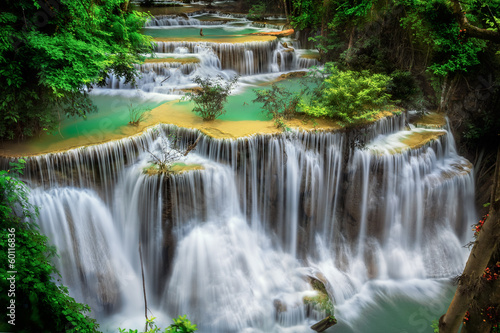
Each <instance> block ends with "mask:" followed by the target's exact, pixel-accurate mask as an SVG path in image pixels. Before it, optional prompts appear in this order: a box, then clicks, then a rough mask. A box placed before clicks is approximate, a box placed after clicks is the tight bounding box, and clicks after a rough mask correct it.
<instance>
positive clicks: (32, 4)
mask: <svg viewBox="0 0 500 333" xmlns="http://www.w3.org/2000/svg"><path fill="white" fill-rule="evenodd" d="M146 19H147V14H144V13H139V12H135V11H131V10H129V6H128V0H81V1H73V0H37V1H34V0H19V1H6V2H4V3H3V4H2V11H1V12H0V35H1V36H2V37H1V38H0V96H2V97H1V98H0V140H5V139H14V138H21V139H22V138H26V137H30V136H34V135H36V134H38V133H40V132H41V131H49V132H50V131H53V130H54V129H55V128H57V125H58V123H59V122H60V120H61V119H63V118H64V117H70V116H82V117H85V116H86V115H87V114H88V113H89V112H93V111H95V107H93V106H92V103H91V102H90V100H89V98H88V95H87V91H89V90H90V89H91V88H92V86H93V85H95V84H97V85H102V84H104V83H105V81H106V79H107V78H108V76H109V74H110V73H114V74H115V75H117V76H122V77H124V78H125V80H126V81H127V82H133V81H134V79H135V77H136V75H137V72H136V70H135V69H134V67H133V66H132V64H133V63H137V62H142V61H143V59H144V57H143V54H144V53H149V52H151V50H152V44H151V38H150V37H147V36H145V35H143V34H141V28H142V26H143V25H144V22H145V20H146Z"/></svg>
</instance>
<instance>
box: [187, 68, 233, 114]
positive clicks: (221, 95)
mask: <svg viewBox="0 0 500 333" xmlns="http://www.w3.org/2000/svg"><path fill="white" fill-rule="evenodd" d="M193 81H194V82H195V83H196V84H198V85H199V86H200V89H194V90H193V92H190V93H187V94H186V96H184V98H183V99H187V100H190V101H193V102H194V103H195V104H196V106H195V107H194V108H193V111H194V112H196V113H197V114H199V115H200V116H201V117H202V118H203V120H214V119H215V118H217V117H219V116H221V115H223V114H224V113H226V110H224V104H225V103H226V102H227V97H228V96H229V95H230V94H231V91H232V90H233V88H234V87H235V86H236V84H237V82H238V77H235V78H234V79H232V80H230V81H224V79H223V78H222V77H221V76H220V75H218V76H217V78H216V79H213V78H211V77H207V78H205V79H203V78H201V77H199V76H197V77H195V79H194V80H193Z"/></svg>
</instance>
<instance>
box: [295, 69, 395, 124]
mask: <svg viewBox="0 0 500 333" xmlns="http://www.w3.org/2000/svg"><path fill="white" fill-rule="evenodd" d="M328 71H329V75H328V77H327V78H326V79H325V80H324V82H323V84H322V86H321V88H320V89H321V93H320V95H319V98H317V99H312V100H311V101H310V102H309V103H306V102H304V101H303V102H302V103H301V104H300V108H301V109H302V110H303V111H304V112H305V113H306V114H309V115H311V116H314V117H321V116H327V117H331V118H334V119H337V120H339V122H340V123H341V124H342V125H353V124H356V123H360V122H363V121H369V120H373V116H374V115H375V114H376V113H377V112H379V110H380V108H381V107H383V106H385V105H386V104H387V103H389V101H390V95H389V93H387V88H386V87H387V85H388V84H389V82H390V78H389V77H388V76H387V75H383V74H370V73H369V72H367V71H361V72H356V71H349V70H347V71H341V70H339V69H338V67H337V66H335V65H329V66H328Z"/></svg>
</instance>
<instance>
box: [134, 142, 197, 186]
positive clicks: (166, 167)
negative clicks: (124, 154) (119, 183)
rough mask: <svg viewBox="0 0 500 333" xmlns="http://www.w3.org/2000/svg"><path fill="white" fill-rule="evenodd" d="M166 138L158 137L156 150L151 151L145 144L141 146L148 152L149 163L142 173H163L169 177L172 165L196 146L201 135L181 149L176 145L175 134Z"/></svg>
mask: <svg viewBox="0 0 500 333" xmlns="http://www.w3.org/2000/svg"><path fill="white" fill-rule="evenodd" d="M168 138H169V139H168V140H167V139H166V138H161V139H160V141H159V142H158V143H157V144H158V149H157V150H156V151H151V150H149V149H148V148H147V147H145V146H143V147H142V148H143V150H144V151H147V152H148V153H149V156H150V160H149V163H151V164H150V165H149V166H148V167H147V168H145V169H144V173H146V174H149V175H152V174H163V175H165V176H167V177H170V176H171V175H172V173H173V171H172V166H173V165H174V164H175V163H176V162H178V161H179V160H181V159H182V158H183V157H185V156H187V155H188V154H189V153H190V152H191V151H192V150H194V149H195V148H196V145H197V144H198V142H199V141H200V139H201V136H199V137H198V138H197V139H196V141H194V142H192V143H190V144H189V145H188V146H187V148H186V149H182V148H180V147H179V146H178V144H177V142H178V138H177V136H175V135H173V134H170V135H168Z"/></svg>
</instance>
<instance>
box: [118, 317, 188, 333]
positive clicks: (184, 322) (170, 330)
mask: <svg viewBox="0 0 500 333" xmlns="http://www.w3.org/2000/svg"><path fill="white" fill-rule="evenodd" d="M155 319H156V318H155V317H153V318H149V319H147V321H146V329H147V327H149V330H147V331H146V332H144V333H157V332H161V328H159V327H158V326H156V324H155V323H154V320H155ZM172 320H173V322H174V323H173V324H171V325H170V326H168V327H167V328H165V330H164V332H165V333H192V332H195V331H197V330H198V328H197V327H196V325H195V324H192V323H191V321H189V319H187V318H186V315H184V316H179V317H178V318H174V319H172ZM119 331H120V333H139V331H138V330H131V329H129V330H128V331H127V330H126V329H121V328H120V329H119Z"/></svg>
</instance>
